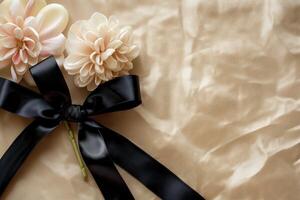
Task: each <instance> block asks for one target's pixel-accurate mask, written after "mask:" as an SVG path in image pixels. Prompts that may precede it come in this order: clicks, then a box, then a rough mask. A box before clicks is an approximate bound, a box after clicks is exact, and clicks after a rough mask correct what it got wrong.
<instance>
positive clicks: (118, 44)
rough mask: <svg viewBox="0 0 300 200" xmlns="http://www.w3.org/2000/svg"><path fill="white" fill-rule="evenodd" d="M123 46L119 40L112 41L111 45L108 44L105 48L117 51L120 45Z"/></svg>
mask: <svg viewBox="0 0 300 200" xmlns="http://www.w3.org/2000/svg"><path fill="white" fill-rule="evenodd" d="M122 44H123V42H122V41H121V40H113V41H112V42H111V43H109V45H108V47H107V48H111V49H117V48H119V47H120V46H121V45H122Z"/></svg>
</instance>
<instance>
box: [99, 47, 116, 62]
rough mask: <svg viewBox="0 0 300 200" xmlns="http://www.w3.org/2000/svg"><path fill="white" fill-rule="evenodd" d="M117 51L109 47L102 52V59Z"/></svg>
mask: <svg viewBox="0 0 300 200" xmlns="http://www.w3.org/2000/svg"><path fill="white" fill-rule="evenodd" d="M114 53H115V50H114V49H107V50H106V51H105V52H103V53H102V54H101V60H103V61H105V60H107V59H108V58H109V57H110V56H111V55H113V54H114Z"/></svg>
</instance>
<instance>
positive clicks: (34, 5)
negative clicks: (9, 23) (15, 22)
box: [23, 0, 47, 18]
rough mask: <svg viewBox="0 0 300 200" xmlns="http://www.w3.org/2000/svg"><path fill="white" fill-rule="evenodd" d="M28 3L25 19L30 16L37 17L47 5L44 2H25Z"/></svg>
mask: <svg viewBox="0 0 300 200" xmlns="http://www.w3.org/2000/svg"><path fill="white" fill-rule="evenodd" d="M23 1H24V2H26V4H25V5H26V6H25V18H26V17H29V16H36V15H37V14H38V12H39V11H40V10H41V9H42V8H43V7H45V6H46V5H47V3H46V1H44V0H23Z"/></svg>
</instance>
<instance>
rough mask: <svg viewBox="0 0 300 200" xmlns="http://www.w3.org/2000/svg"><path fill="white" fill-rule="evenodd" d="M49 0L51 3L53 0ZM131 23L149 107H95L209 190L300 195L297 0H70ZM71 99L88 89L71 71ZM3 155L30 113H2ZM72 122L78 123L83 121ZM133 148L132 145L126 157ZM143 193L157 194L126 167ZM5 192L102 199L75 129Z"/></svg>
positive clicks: (81, 12) (269, 198)
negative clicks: (84, 171) (83, 166)
mask: <svg viewBox="0 0 300 200" xmlns="http://www.w3.org/2000/svg"><path fill="white" fill-rule="evenodd" d="M48 2H49V1H48ZM51 2H58V3H61V4H63V5H65V7H66V8H67V9H68V11H69V12H70V16H71V21H72V22H74V21H75V20H79V19H88V18H89V17H90V16H91V15H92V13H93V12H95V11H98V12H102V13H104V14H106V15H116V16H117V17H118V18H119V19H120V21H121V23H122V24H128V25H132V26H133V27H134V29H135V33H136V34H137V36H138V40H139V42H140V44H141V46H142V52H141V56H140V57H139V58H138V59H137V60H136V61H135V69H134V71H133V72H134V73H135V74H138V75H139V76H140V79H141V89H142V96H143V105H142V106H140V107H138V108H137V109H134V110H130V111H125V112H120V113H113V114H108V115H105V116H101V117H97V118H98V120H99V121H100V122H102V123H103V124H105V125H106V126H108V127H110V128H112V129H114V130H116V131H119V132H121V133H122V134H123V135H124V136H126V137H128V138H130V139H131V140H132V141H134V142H135V143H136V144H138V145H139V146H140V147H142V148H143V149H144V150H145V151H147V152H148V153H149V154H151V155H152V156H153V157H155V158H156V159H158V160H159V161H161V162H162V163H163V164H165V165H166V166H167V167H168V168H170V169H171V170H172V171H173V172H174V173H176V174H177V175H178V176H179V177H181V178H182V179H183V180H185V181H186V182H187V183H188V184H189V185H190V186H191V187H193V188H194V189H196V190H197V191H198V192H201V193H202V194H203V195H204V196H205V197H206V198H207V199H214V200H223V199H224V200H244V199H245V200H283V199H284V200H299V198H300V107H299V98H300V90H299V89H300V57H299V53H300V1H299V0H264V1H263V0H257V1H255V0H243V1H240V0H230V1H229V0H219V1H217V0H209V1H208V0H181V1H179V0H177V1H176V0H164V1H160V0H126V1H122V0H89V1H86V0H61V1H51ZM68 84H69V86H70V88H71V93H72V97H73V100H74V103H81V102H82V101H83V99H84V97H85V96H86V92H85V90H83V89H82V90H81V89H78V88H75V87H74V85H73V83H72V81H71V78H70V77H68ZM0 119H1V120H0V144H1V145H0V155H2V154H3V153H4V151H5V150H6V149H7V148H8V146H9V145H10V144H11V142H12V141H13V139H14V138H15V137H16V136H17V135H18V134H19V133H20V131H21V130H23V129H24V127H25V126H26V125H27V124H28V123H29V122H30V120H24V119H22V118H20V117H16V116H15V115H13V114H10V113H7V112H5V111H3V110H1V111H0ZM74 128H75V127H74ZM128 156H130V155H128ZM121 172H122V174H123V177H124V178H125V180H126V182H127V183H128V184H129V186H130V188H131V190H132V192H133V194H134V195H135V197H136V199H142V200H148V199H158V198H157V197H155V196H154V195H153V194H152V193H151V192H149V191H148V190H147V189H145V188H144V186H142V185H141V184H140V183H139V182H137V181H136V180H135V179H134V178H132V177H131V176H129V175H128V174H127V173H126V172H124V171H121ZM2 199H3V200H20V199H22V200H53V199H56V200H69V199H70V200H71V199H72V200H98V199H102V195H101V193H100V192H99V190H98V188H97V187H96V185H95V183H94V181H93V180H92V179H90V181H89V182H88V183H86V182H84V181H83V180H82V177H81V174H80V170H79V168H78V165H77V162H76V159H75V156H74V153H73V151H72V147H71V144H70V142H69V141H68V136H67V133H66V130H65V129H64V127H63V126H61V127H60V128H59V129H57V130H56V131H55V132H53V133H52V134H51V135H49V136H48V137H47V138H45V140H43V141H42V143H41V144H40V145H39V146H38V147H37V148H36V149H35V151H34V152H33V153H32V154H31V156H30V158H29V159H28V160H27V161H26V162H25V164H24V166H23V167H22V169H21V170H20V171H19V173H18V174H17V176H16V177H15V178H14V179H13V181H12V182H11V184H10V185H9V187H8V189H7V190H6V192H5V195H4V196H3V198H2Z"/></svg>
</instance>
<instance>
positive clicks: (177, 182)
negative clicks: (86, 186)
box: [79, 123, 205, 200]
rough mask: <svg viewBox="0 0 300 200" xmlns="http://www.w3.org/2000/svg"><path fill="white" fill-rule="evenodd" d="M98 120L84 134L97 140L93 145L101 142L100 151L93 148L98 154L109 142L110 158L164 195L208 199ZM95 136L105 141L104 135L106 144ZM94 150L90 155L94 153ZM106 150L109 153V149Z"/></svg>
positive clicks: (171, 199)
mask: <svg viewBox="0 0 300 200" xmlns="http://www.w3.org/2000/svg"><path fill="white" fill-rule="evenodd" d="M95 124H96V123H94V124H91V125H89V126H94V128H93V129H91V131H89V133H88V134H87V135H85V137H90V139H89V140H90V141H91V144H92V143H94V144H95V145H94V147H97V146H98V150H97V151H90V153H91V152H93V153H95V155H96V153H99V151H101V149H102V148H104V147H105V145H106V147H107V149H108V152H109V155H110V157H111V159H112V160H113V161H114V162H115V163H116V164H117V165H119V166H120V167H122V168H123V169H125V170H126V171H127V172H129V173H130V174H131V175H133V176H134V177H135V178H136V179H138V180H139V181H140V182H141V183H143V184H144V185H145V186H146V187H147V188H148V189H150V190H151V191H152V192H153V193H154V194H156V195H157V196H158V197H160V198H161V199H164V200H205V199H204V197H202V196H201V195H200V194H198V193H197V192H196V191H195V190H193V189H192V188H190V187H189V186H188V185H187V184H186V183H184V182H183V181H182V180H181V179H180V178H178V177H177V176H176V175H175V174H174V173H172V172H171V171H170V170H169V169H167V168H166V167H165V166H163V165H162V164H160V163H159V162H158V161H156V160H155V159H154V158H152V157H151V156H150V155H148V154H147V153H145V152H144V151H143V150H142V149H140V148H139V147H137V146H136V145H135V144H133V143H132V142H131V141H129V140H128V139H126V138H125V137H123V136H121V135H120V134H118V133H116V132H114V131H113V130H110V129H108V128H106V127H104V126H102V125H100V124H98V123H97V124H96V125H95ZM95 126H98V131H95ZM100 135H101V136H100ZM96 138H97V140H99V141H100V140H101V143H102V142H103V141H102V138H103V139H104V142H105V144H101V145H99V144H97V145H96V143H95V142H93V141H95V140H96ZM84 139H86V138H84ZM79 140H83V138H80V139H79ZM91 144H89V145H91ZM89 145H87V144H86V145H85V146H84V148H89ZM105 151H106V150H105ZM93 153H92V154H91V155H90V157H92V156H93ZM105 154H107V152H106V153H105ZM94 164H95V165H101V163H97V162H95V163H94ZM121 199H122V198H121Z"/></svg>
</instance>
